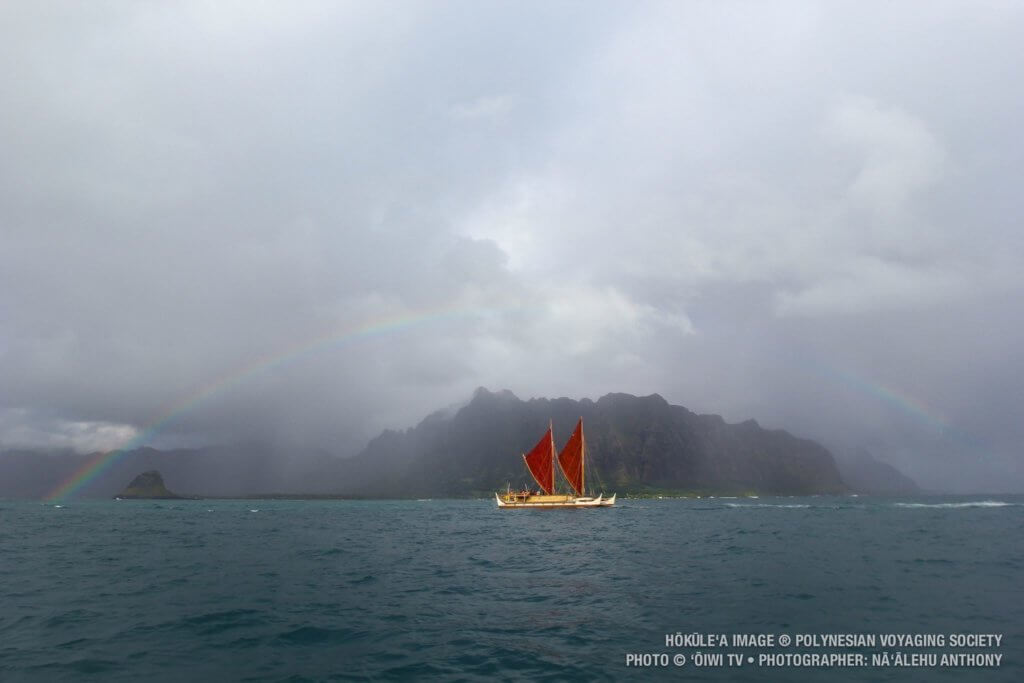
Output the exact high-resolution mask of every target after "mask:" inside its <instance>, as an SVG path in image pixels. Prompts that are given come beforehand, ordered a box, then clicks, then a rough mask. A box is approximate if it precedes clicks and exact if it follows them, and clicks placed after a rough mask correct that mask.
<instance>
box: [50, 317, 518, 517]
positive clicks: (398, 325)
mask: <svg viewBox="0 0 1024 683" xmlns="http://www.w3.org/2000/svg"><path fill="white" fill-rule="evenodd" d="M498 313H500V309H494V308H486V309H485V308H479V307H472V308H467V307H452V306H446V307H441V308H432V309H429V310H423V311H418V312H414V313H408V312H406V313H402V314H396V315H390V316H386V317H379V318H375V319H372V320H368V321H364V322H362V323H358V324H355V325H352V326H350V327H347V328H344V329H342V330H337V329H335V330H331V331H329V332H326V333H324V334H321V335H319V336H317V337H314V338H313V339H306V340H304V341H302V342H301V343H297V344H293V345H291V346H288V347H286V348H283V349H279V350H277V351H276V352H274V353H268V354H264V355H262V356H259V357H257V358H255V359H252V360H250V361H249V362H247V363H245V364H243V365H240V366H238V367H236V368H234V369H233V370H232V371H230V372H228V373H225V374H223V375H221V376H219V377H217V378H216V379H214V380H213V381H211V382H208V383H206V384H204V385H202V386H200V387H198V388H197V389H195V390H194V391H192V392H191V393H189V394H186V395H185V396H182V397H181V398H179V399H178V400H176V401H174V402H173V403H171V404H169V406H168V407H167V408H165V409H164V410H163V411H161V412H160V414H158V415H157V416H156V417H154V418H153V419H152V420H151V421H150V422H148V423H147V424H146V425H145V426H144V427H143V428H142V429H140V430H139V432H138V433H137V434H136V435H135V437H133V438H132V439H131V440H129V441H128V442H126V443H124V444H123V445H121V446H120V447H119V448H117V449H115V450H112V451H107V452H104V453H100V454H97V455H96V456H95V457H93V458H91V459H90V460H89V461H87V462H86V463H85V464H84V465H82V466H81V467H80V468H78V470H76V471H75V472H74V474H72V475H71V476H70V477H68V478H66V479H65V480H64V481H62V482H61V483H60V484H59V485H58V486H56V487H55V488H54V489H53V490H52V491H50V493H48V494H47V495H46V497H45V499H44V500H46V501H48V502H59V501H62V500H65V499H67V498H69V497H72V496H74V495H75V494H76V493H77V492H78V491H80V490H81V489H82V488H83V487H85V486H86V485H87V484H88V483H89V482H91V481H93V480H94V479H96V478H97V477H98V476H99V475H101V474H102V473H103V472H105V471H106V470H107V469H109V468H110V467H111V465H113V464H114V463H116V462H117V461H118V460H119V459H120V458H122V457H123V456H124V455H125V454H126V453H128V452H130V451H132V450H134V449H136V448H139V447H141V446H144V445H146V444H148V443H150V442H151V441H152V440H153V437H154V436H156V435H157V434H158V433H159V432H160V431H161V430H163V429H164V428H166V427H167V426H168V425H169V424H171V423H172V422H174V421H175V420H176V419H178V418H179V417H181V416H182V415H185V414H186V413H188V412H190V411H192V410H194V409H195V408H196V407H197V406H199V405H200V404H202V403H203V402H204V401H206V400H208V399H210V398H211V397H213V396H216V395H220V394H224V393H226V392H227V391H230V390H231V389H233V388H235V387H237V386H239V385H241V384H243V383H244V382H246V381H247V380H249V379H250V378H252V377H254V376H256V375H258V374H261V373H265V372H269V371H272V370H275V369H278V368H282V367H284V366H286V365H288V364H290V363H294V362H295V361H297V360H299V359H301V358H304V357H306V356H309V355H311V354H314V353H317V352H319V351H325V350H328V349H334V348H336V347H339V346H344V345H346V344H349V343H354V342H358V341H362V340H367V339H372V338H376V337H380V336H385V335H389V334H399V333H402V332H405V331H408V330H411V329H414V328H420V327H423V326H426V325H433V324H439V323H444V322H453V321H457V320H460V319H472V318H487V317H493V316H494V315H496V314H498Z"/></svg>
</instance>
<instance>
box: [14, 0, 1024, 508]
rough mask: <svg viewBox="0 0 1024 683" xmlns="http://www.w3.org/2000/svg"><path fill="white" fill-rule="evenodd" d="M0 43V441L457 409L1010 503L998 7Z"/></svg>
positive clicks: (278, 29)
mask: <svg viewBox="0 0 1024 683" xmlns="http://www.w3.org/2000/svg"><path fill="white" fill-rule="evenodd" d="M0 45H2V46H3V59H2V60H0V101H2V102H3V115H2V116H0V140H3V148H2V149H3V158H2V162H0V449H30V450H31V449H40V448H42V449H62V448H67V449H73V450H75V451H77V452H92V451H97V450H107V449H112V448H122V447H124V448H128V449H130V450H131V449H135V448H138V447H152V448H157V449H163V450H174V449H186V448H208V447H212V446H215V445H217V444H239V443H244V444H253V443H255V444H261V448H263V449H266V450H268V451H270V452H273V453H274V454H288V453H293V452H296V451H298V452H316V451H319V450H326V451H328V452H331V453H339V452H340V453H345V454H352V453H355V452H357V451H358V450H359V449H360V448H362V447H363V446H364V445H365V444H366V443H367V441H368V440H369V439H371V438H372V437H374V436H375V435H377V434H378V433H380V432H381V431H382V430H383V429H385V428H392V429H394V428H400V427H404V426H405V425H409V424H413V423H414V422H415V421H416V420H418V419H419V418H420V417H421V416H422V415H425V414H427V413H428V412H429V411H431V410H434V409H435V408H436V407H437V406H441V405H450V404H452V403H455V402H458V401H461V400H463V399H464V397H465V396H467V395H469V394H470V393H471V392H472V390H473V389H474V388H475V387H477V386H480V385H483V386H490V387H508V388H509V389H511V390H512V391H514V392H516V394H517V395H519V396H523V397H527V396H573V397H584V396H590V397H597V396H602V395H604V394H607V393H608V392H612V391H623V392H628V393H631V394H636V395H649V394H652V393H655V392H657V393H659V394H660V395H662V396H664V397H665V398H666V400H667V401H668V402H669V403H672V404H679V405H686V406H690V407H692V408H693V409H695V410H698V411H701V412H709V413H716V414H720V415H722V416H723V417H724V419H726V420H727V421H730V422H741V421H743V420H745V419H747V418H748V417H750V416H756V417H757V419H758V420H759V422H760V424H762V425H766V426H769V427H772V428H778V429H786V430H789V431H790V432H792V433H794V434H801V435H804V436H806V437H808V438H812V439H815V440H817V441H819V442H821V443H823V444H828V445H829V446H830V447H832V446H833V445H835V447H836V449H837V450H843V451H846V450H853V449H856V448H859V447H865V448H867V450H869V451H870V452H872V453H874V454H876V455H877V456H878V457H879V458H881V459H883V460H885V461H887V462H891V463H893V464H894V465H895V466H897V467H899V468H900V469H901V470H902V471H905V472H907V473H908V475H910V476H911V477H913V478H914V479H915V480H916V481H918V482H920V483H921V484H922V486H924V487H925V488H929V489H951V488H956V489H960V490H992V489H998V488H1009V489H1016V490H1024V466H1022V464H1024V453H1022V449H1021V447H1020V444H1022V443H1024V420H1021V418H1020V406H1022V405H1024V383H1022V382H1021V381H1020V380H1019V378H1020V377H1021V376H1024V306H1021V304H1020V302H1021V301H1022V300H1024V231H1022V230H1021V227H1020V216H1022V215H1024V193H1021V192H1020V188H1019V184H1020V183H1019V178H1021V177H1022V176H1024V136H1022V135H1020V131H1019V129H1020V121H1021V120H1022V119H1024V88H1021V87H1020V84H1019V81H1020V65H1021V64H1022V63H1024V4H1022V3H988V4H984V5H980V6H979V5H977V4H975V3H967V2H962V3H929V4H927V5H923V4H921V3H899V4H894V5H892V6H886V7H885V8H884V11H883V10H880V8H879V6H878V5H877V4H875V3H853V2H846V3H837V2H799V1H798V2H794V3H734V2H728V1H725V2H647V1H644V0H639V1H637V2H605V1H601V0H598V1H596V2H590V3H564V2H555V3H551V2H539V1H536V0H524V1H523V2H504V3H473V2H449V1H448V0H430V1H427V2H423V1H420V0H408V1H405V2H401V3H388V2H368V1H367V2H335V1H323V0H309V1H306V2H301V3H286V2H280V3H260V2H257V3H237V2H235V3H232V2H217V3H211V2H205V1H199V0H182V1H180V2H174V3H159V2H156V3H154V2H113V3H111V2H69V1H67V0H54V1H48V2H31V1H30V0H24V1H22V2H5V3H0ZM261 457H262V456H261ZM261 463H262V461H261V460H260V459H259V458H257V459H256V460H254V462H253V466H254V467H262V466H263V465H262V464H261Z"/></svg>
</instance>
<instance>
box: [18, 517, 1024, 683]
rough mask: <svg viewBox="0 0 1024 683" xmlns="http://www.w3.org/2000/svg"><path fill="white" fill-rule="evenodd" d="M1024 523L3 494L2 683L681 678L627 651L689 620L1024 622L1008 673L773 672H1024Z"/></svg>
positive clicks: (818, 627)
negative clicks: (7, 497) (13, 497)
mask: <svg viewBox="0 0 1024 683" xmlns="http://www.w3.org/2000/svg"><path fill="white" fill-rule="evenodd" d="M1022 529H1024V498H1020V497H1002V498H999V499H998V500H995V499H980V498H956V497H954V498H949V497H943V498H936V497H924V498H899V499H884V498H870V497H858V498H854V497H841V498H840V497H813V498H765V497H762V498H758V499H746V498H738V499H726V500H719V499H703V500H674V499H664V500H620V505H619V507H617V508H615V509H606V510H591V511H572V510H570V511H557V512H556V511H540V512H538V511H499V510H497V509H496V508H495V506H494V503H493V500H481V501H475V500H474V501H446V500H430V501H394V502H356V501H320V502H311V501H175V502H152V501H95V502H76V501H72V502H68V503H66V504H64V505H63V507H55V506H52V505H45V504H40V503H25V502H17V503H15V502H0V557H3V563H0V639H2V642H3V650H2V656H0V679H3V680H5V681H6V680H21V681H61V680H67V681H71V680H74V681H78V680H96V681H110V680H113V681H129V680H140V679H146V680H154V681H175V680H183V679H192V680H243V679H244V680H256V681H264V680H266V681H271V680H281V679H285V678H288V677H291V676H296V677H304V678H307V679H312V680H325V679H327V680H347V679H357V680H358V679H404V678H424V677H433V678H440V679H456V678H459V679H467V680H479V679H484V678H494V677H500V678H512V679H526V678H532V679H540V680H621V679H622V678H624V677H630V676H637V677H641V678H646V677H651V678H661V677H664V678H674V679H675V678H678V677H679V676H680V675H681V673H682V672H679V671H676V670H674V669H673V670H670V671H667V672H665V671H655V670H649V669H645V670H639V669H632V670H630V669H627V668H626V667H625V655H626V654H627V653H630V652H665V651H668V652H675V651H676V650H673V649H670V648H666V647H665V634H667V633H676V632H679V631H681V632H684V633H693V632H700V633H725V634H732V633H773V634H782V633H787V634H790V635H795V634H798V633H876V634H879V633H972V632H975V633H1001V634H1003V636H1004V637H1003V641H1002V646H1001V647H1000V648H999V649H998V650H985V651H996V652H1000V653H1002V654H1003V655H1004V656H1003V663H1002V665H1001V667H999V668H998V669H969V670H968V669H868V670H866V672H867V673H865V671H863V670H859V669H843V668H839V669H830V670H828V671H827V672H825V673H823V672H821V671H808V670H799V669H794V668H775V669H771V670H770V671H767V674H769V675H770V677H771V678H772V680H822V679H823V678H824V679H827V680H830V681H832V680H834V681H847V680H849V681H854V680H866V679H868V678H870V679H871V680H894V681H897V680H898V681H905V680H972V681H974V680H977V681H986V680H993V681H997V680H998V681H1011V680H1019V679H1020V677H1021V676H1022V675H1024V668H1022V662H1024V640H1022V638H1024V632H1022V627H1021V624H1024V607H1022V605H1024V589H1022V588H1021V585H1020V582H1019V576H1020V571H1021V569H1022V567H1024V538H1022V533H1024V532H1022ZM734 650H736V648H728V649H727V651H730V652H731V651H734ZM747 650H749V651H750V653H751V654H754V655H757V654H758V653H759V652H761V651H764V652H771V651H777V652H782V651H793V649H789V650H785V649H775V650H771V649H765V650H756V649H751V648H747ZM678 651H680V652H686V653H687V654H689V655H692V652H691V650H689V649H687V648H681V649H679V650H678ZM868 674H870V675H868ZM685 676H686V678H687V679H688V680H723V681H724V680H735V679H737V678H740V679H745V680H763V679H764V678H765V676H766V670H765V669H757V668H755V667H750V666H745V667H744V668H742V669H740V670H729V669H726V668H705V669H699V670H698V669H694V668H692V667H687V669H686V671H685Z"/></svg>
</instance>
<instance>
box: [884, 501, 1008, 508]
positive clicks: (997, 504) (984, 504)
mask: <svg viewBox="0 0 1024 683" xmlns="http://www.w3.org/2000/svg"><path fill="white" fill-rule="evenodd" d="M1017 505H1019V503H1006V502H1003V501H1001V500H975V501H968V502H964V503H893V507H898V508H1002V507H1016V506H1017Z"/></svg>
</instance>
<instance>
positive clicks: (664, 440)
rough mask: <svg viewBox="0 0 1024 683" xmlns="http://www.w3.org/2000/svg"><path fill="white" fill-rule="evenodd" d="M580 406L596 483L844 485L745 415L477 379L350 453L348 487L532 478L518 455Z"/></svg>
mask: <svg viewBox="0 0 1024 683" xmlns="http://www.w3.org/2000/svg"><path fill="white" fill-rule="evenodd" d="M580 417H582V418H583V421H584V429H585V432H586V440H587V448H588V467H589V469H588V472H589V473H588V480H589V481H590V482H591V483H592V484H593V485H594V486H595V487H596V488H598V489H601V488H603V489H604V490H605V491H608V492H612V491H618V492H625V491H643V490H675V491H691V492H708V493H711V492H716V493H745V492H759V493H769V494H770V493H776V494H808V493H839V492H843V491H846V490H847V486H846V484H845V483H844V482H843V480H842V478H841V476H840V474H839V471H838V469H837V467H836V464H835V461H834V460H833V458H832V455H831V454H830V453H829V452H828V451H827V450H826V449H825V448H824V447H822V446H821V445H819V444H817V443H815V442H813V441H808V440H806V439H800V438H797V437H795V436H793V435H791V434H789V433H787V432H784V431H779V430H767V429H763V428H761V427H760V426H759V425H758V424H757V422H755V421H753V420H749V421H747V422H743V423H740V424H727V423H726V422H725V421H724V420H723V419H722V418H721V417H719V416H717V415H697V414H695V413H692V412H690V411H689V410H687V409H686V408H683V407H681V406H674V405H669V404H668V402H667V401H665V399H663V398H662V397H661V396H658V395H657V394H654V395H651V396H646V397H636V396H631V395H628V394H608V395H606V396H604V397H602V398H601V399H599V400H598V401H596V402H594V401H591V400H589V399H583V400H581V401H574V400H571V399H568V398H559V399H531V400H529V401H522V400H520V399H518V398H517V397H516V396H515V395H513V394H512V393H511V392H508V391H502V392H498V393H491V392H489V391H487V390H486V389H482V388H481V389H478V390H477V391H476V393H475V394H474V396H473V399H472V400H471V401H470V402H469V404H468V405H466V406H465V407H463V408H462V409H461V410H459V411H458V412H456V413H455V414H454V415H451V414H449V413H435V414H434V415H431V416H429V417H427V418H426V419H425V420H423V421H422V422H421V423H420V424H419V425H417V426H416V427H415V428H413V429H409V430H407V431H404V432H394V431H388V432H385V433H383V434H381V435H380V436H379V437H377V438H376V439H374V440H373V441H372V442H370V444H369V445H368V446H367V448H366V449H365V450H364V451H363V452H362V453H360V454H359V455H357V456H356V457H355V458H353V459H352V461H351V462H350V463H349V466H348V468H347V470H348V477H347V482H346V488H347V490H348V491H350V492H353V493H355V492H359V493H361V494H363V495H373V496H453V495H466V494H467V493H470V492H476V493H485V492H488V491H493V490H497V489H503V488H505V486H506V484H511V485H512V486H513V487H519V486H523V485H530V486H532V485H533V482H532V480H531V479H530V477H529V474H528V473H527V472H526V469H525V466H524V465H523V462H522V458H521V457H520V454H521V453H523V452H525V451H527V450H529V449H530V448H531V447H532V446H533V445H534V444H535V443H536V442H537V440H538V439H539V438H540V437H541V435H542V434H543V433H544V431H545V430H546V429H547V426H548V420H549V419H550V420H551V421H552V423H553V426H554V430H555V431H554V433H555V440H556V447H557V448H561V446H562V445H563V444H564V442H565V441H566V440H567V439H568V437H569V435H570V434H571V432H572V430H573V428H574V427H575V425H576V421H577V420H578V419H579V418H580Z"/></svg>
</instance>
